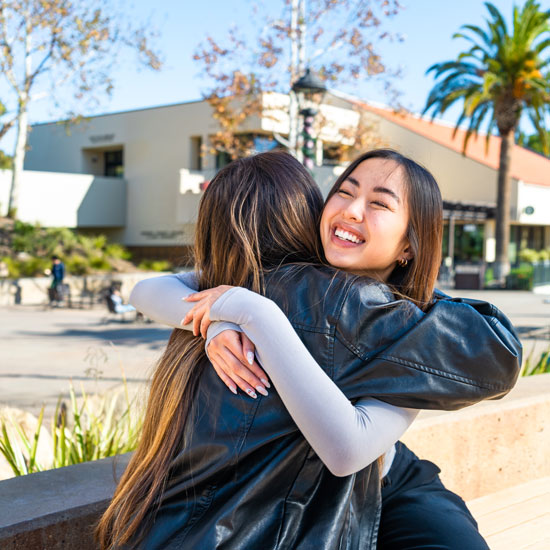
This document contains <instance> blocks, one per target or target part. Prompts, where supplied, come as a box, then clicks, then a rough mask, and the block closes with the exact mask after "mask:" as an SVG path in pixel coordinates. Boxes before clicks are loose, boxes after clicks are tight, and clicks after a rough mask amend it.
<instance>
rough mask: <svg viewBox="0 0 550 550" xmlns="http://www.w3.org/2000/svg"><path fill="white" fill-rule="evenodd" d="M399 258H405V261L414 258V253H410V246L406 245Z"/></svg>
mask: <svg viewBox="0 0 550 550" xmlns="http://www.w3.org/2000/svg"><path fill="white" fill-rule="evenodd" d="M400 257H401V258H405V259H407V260H409V261H410V260H412V259H413V258H414V253H413V251H412V248H411V245H410V244H407V246H405V248H404V249H403V252H401V256H400Z"/></svg>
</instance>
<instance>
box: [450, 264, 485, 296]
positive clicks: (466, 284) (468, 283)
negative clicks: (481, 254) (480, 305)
mask: <svg viewBox="0 0 550 550" xmlns="http://www.w3.org/2000/svg"><path fill="white" fill-rule="evenodd" d="M484 286H485V264H484V263H480V264H457V265H456V266H455V288H456V289H458V290H460V289H468V290H482V289H483V287H484Z"/></svg>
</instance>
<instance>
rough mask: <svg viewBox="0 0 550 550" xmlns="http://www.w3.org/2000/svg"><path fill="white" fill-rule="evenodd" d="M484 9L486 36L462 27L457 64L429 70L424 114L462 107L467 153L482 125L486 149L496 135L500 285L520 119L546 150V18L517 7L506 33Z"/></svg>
mask: <svg viewBox="0 0 550 550" xmlns="http://www.w3.org/2000/svg"><path fill="white" fill-rule="evenodd" d="M485 6H486V8H487V10H488V12H489V17H488V19H487V21H486V23H487V25H486V28H485V29H483V28H481V27H479V26H476V25H463V26H462V27H461V30H463V31H464V32H458V33H456V34H455V35H454V36H453V38H463V39H466V40H468V41H469V42H470V44H471V47H470V48H469V49H468V50H467V51H465V52H462V53H461V54H460V55H459V56H458V57H457V59H456V60H455V61H445V62H442V63H436V64H435V65H432V66H431V67H430V68H429V69H428V71H427V73H434V77H435V79H436V83H435V84H434V86H433V88H432V90H431V92H430V94H429V97H428V99H427V102H426V106H425V108H424V113H426V112H428V111H430V110H431V111H432V116H433V117H435V116H437V115H438V114H443V113H444V112H445V111H446V110H447V109H448V108H449V107H450V106H451V105H453V104H455V103H457V102H462V112H461V114H460V116H459V118H458V121H457V123H456V128H458V127H459V126H460V125H461V124H462V123H463V122H466V121H467V122H468V130H467V132H466V137H465V139H464V151H466V148H467V145H468V140H469V138H470V137H471V136H472V134H477V133H478V132H479V131H480V128H482V127H485V126H484V125H485V124H488V128H487V141H488V140H489V136H490V134H491V133H492V132H493V131H494V130H495V128H496V129H497V130H498V134H499V135H500V137H501V141H500V159H499V169H498V188H497V213H496V262H495V278H496V279H497V280H499V281H501V282H503V280H504V277H505V276H506V274H507V273H508V271H509V270H510V262H509V259H508V245H509V241H510V190H511V176H510V156H511V151H512V148H513V146H514V143H515V132H516V129H517V127H518V124H519V120H520V117H521V116H522V114H526V115H527V116H528V117H529V119H530V120H531V122H532V124H533V126H534V127H535V129H536V132H537V133H538V134H539V136H540V138H541V141H542V144H543V150H544V151H546V152H547V151H548V147H549V143H548V134H547V133H546V132H545V116H546V114H547V113H548V111H549V103H550V78H549V73H548V67H549V65H550V55H549V53H550V23H549V22H550V10H546V11H543V10H541V7H540V4H539V3H538V2H537V1H536V0H527V1H526V2H525V4H524V5H523V7H521V8H520V7H518V6H514V9H513V20H512V28H511V29H510V31H509V29H508V26H507V24H506V21H505V20H504V17H503V16H502V14H501V13H500V12H499V10H498V9H497V8H496V7H495V6H494V5H493V4H491V3H489V2H486V3H485ZM455 131H456V129H455Z"/></svg>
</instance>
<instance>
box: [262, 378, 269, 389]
mask: <svg viewBox="0 0 550 550" xmlns="http://www.w3.org/2000/svg"><path fill="white" fill-rule="evenodd" d="M260 382H261V383H262V384H263V385H264V386H265V387H266V388H271V384H270V383H269V380H266V379H265V378H260Z"/></svg>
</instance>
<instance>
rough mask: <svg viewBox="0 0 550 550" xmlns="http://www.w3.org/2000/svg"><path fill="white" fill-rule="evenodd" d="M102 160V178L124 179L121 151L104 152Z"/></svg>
mask: <svg viewBox="0 0 550 550" xmlns="http://www.w3.org/2000/svg"><path fill="white" fill-rule="evenodd" d="M103 159H104V171H103V175H104V176H109V177H113V178H123V177H124V161H123V154H122V149H118V150H116V151H105V152H104V153H103Z"/></svg>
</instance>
